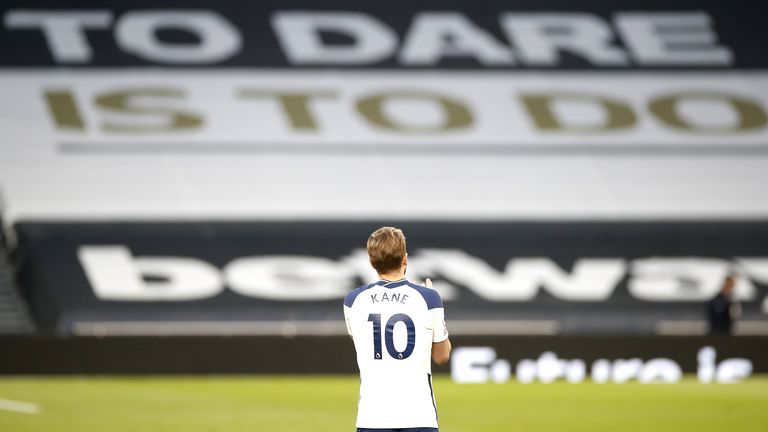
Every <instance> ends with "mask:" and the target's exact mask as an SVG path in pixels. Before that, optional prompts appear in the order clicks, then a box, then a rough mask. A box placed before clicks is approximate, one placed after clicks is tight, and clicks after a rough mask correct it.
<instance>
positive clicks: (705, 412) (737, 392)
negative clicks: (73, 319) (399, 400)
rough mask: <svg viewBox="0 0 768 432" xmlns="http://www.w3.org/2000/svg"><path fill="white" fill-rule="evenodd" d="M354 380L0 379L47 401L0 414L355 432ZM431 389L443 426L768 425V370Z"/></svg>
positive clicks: (539, 430) (11, 431) (683, 428)
mask: <svg viewBox="0 0 768 432" xmlns="http://www.w3.org/2000/svg"><path fill="white" fill-rule="evenodd" d="M357 386H358V378H357V377H356V376H351V375H350V376H334V377H320V376H277V377H275V376H231V377H221V376H216V377H138V378H133V377H74V378H72V377H60V378H59V377H57V378H47V377H11V378H0V399H10V400H17V401H25V402H33V403H35V404H38V405H39V407H40V413H39V414H24V413H20V412H13V411H7V410H2V409H0V431H2V432H28V431H35V432H59V431H61V432H128V431H131V432H153V431H158V432H160V431H162V432H218V431H221V432H245V431H248V432H253V431H270V432H280V431H286V432H288V431H290V432H298V431H301V432H310V431H318V432H329V431H354V430H355V428H354V421H355V410H356V404H357ZM434 386H435V392H436V396H437V403H438V409H439V411H440V426H441V432H495V431H505V432H507V431H536V432H546V431H552V432H568V431H580V432H581V431H589V432H601V431H606V432H607V431H610V432H631V431H652V432H665V431H669V432H673V431H674V432H694V431H695V432H700V431H717V432H722V431H740V432H748V431H761V432H765V431H768V377H765V376H763V377H753V378H751V379H749V380H747V381H746V382H743V383H740V384H734V385H703V384H699V383H697V382H695V381H694V380H693V379H691V378H686V379H685V380H684V381H683V382H681V383H679V384H673V385H661V384H656V385H642V384H635V383H633V384H621V385H619V384H605V385H598V384H593V383H583V384H567V383H555V384H549V385H546V384H528V385H524V384H518V383H514V382H510V383H507V384H483V385H457V384H454V383H452V382H451V381H450V380H449V378H448V377H445V376H438V377H436V378H435V382H434ZM382 409H384V410H386V409H388V407H386V406H384V407H382ZM392 414H393V415H396V413H395V412H393V413H392Z"/></svg>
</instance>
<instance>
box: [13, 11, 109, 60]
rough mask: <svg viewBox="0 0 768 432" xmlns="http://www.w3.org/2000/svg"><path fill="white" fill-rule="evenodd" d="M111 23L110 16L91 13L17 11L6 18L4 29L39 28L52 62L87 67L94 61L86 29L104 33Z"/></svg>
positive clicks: (107, 12) (103, 13) (105, 13)
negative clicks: (51, 56) (84, 64)
mask: <svg viewBox="0 0 768 432" xmlns="http://www.w3.org/2000/svg"><path fill="white" fill-rule="evenodd" d="M111 23H112V13H111V12H109V11H105V10H91V11H78V12H74V11H66V12H57V11H32V10H16V11H13V10H12V11H10V12H8V13H7V14H6V15H5V26H6V27H8V28H15V29H36V28H39V29H40V30H41V31H42V32H43V35H44V36H45V40H46V42H47V43H48V47H49V49H50V50H51V54H52V55H53V58H54V60H56V61H57V62H62V63H86V62H88V61H90V60H91V58H92V57H93V52H92V50H91V45H90V44H89V43H88V39H87V38H86V36H85V31H86V30H87V29H105V28H107V27H109V25H110V24H111Z"/></svg>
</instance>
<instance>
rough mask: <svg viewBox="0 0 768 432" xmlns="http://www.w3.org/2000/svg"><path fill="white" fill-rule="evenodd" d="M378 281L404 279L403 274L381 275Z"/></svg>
mask: <svg viewBox="0 0 768 432" xmlns="http://www.w3.org/2000/svg"><path fill="white" fill-rule="evenodd" d="M379 279H381V280H385V281H398V280H400V279H405V272H403V271H398V272H393V273H382V274H380V275H379Z"/></svg>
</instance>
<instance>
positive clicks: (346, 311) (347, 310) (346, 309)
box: [344, 305, 352, 336]
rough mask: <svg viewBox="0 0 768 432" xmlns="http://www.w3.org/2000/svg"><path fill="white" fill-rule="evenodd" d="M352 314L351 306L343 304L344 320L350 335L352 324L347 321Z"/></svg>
mask: <svg viewBox="0 0 768 432" xmlns="http://www.w3.org/2000/svg"><path fill="white" fill-rule="evenodd" d="M351 314H352V308H351V307H349V306H346V305H345V306H344V321H345V322H346V324H347V333H349V335H350V336H352V324H351V323H350V322H349V320H350V319H351V317H350V315H351Z"/></svg>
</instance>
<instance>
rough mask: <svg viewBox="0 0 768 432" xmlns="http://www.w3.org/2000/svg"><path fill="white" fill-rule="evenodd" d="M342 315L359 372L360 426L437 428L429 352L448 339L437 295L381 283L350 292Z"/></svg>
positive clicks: (420, 288) (404, 283) (405, 284)
mask: <svg viewBox="0 0 768 432" xmlns="http://www.w3.org/2000/svg"><path fill="white" fill-rule="evenodd" d="M344 313H345V318H346V321H347V328H348V330H349V332H350V334H351V335H352V338H353V340H354V344H355V350H356V351H357V364H358V367H359V368H360V402H359V406H358V419H357V426H358V427H363V428H409V427H437V410H436V407H435V403H434V396H433V393H432V382H431V352H432V343H433V342H439V341H441V340H444V339H445V338H446V337H447V331H446V330H445V323H444V319H443V305H442V301H441V299H440V295H439V294H438V293H437V291H435V290H433V289H430V288H426V287H424V286H421V285H417V284H414V283H411V282H409V281H408V280H406V279H401V280H399V281H392V282H390V281H383V280H382V281H378V282H376V283H374V284H371V285H366V286H362V287H360V288H358V289H356V290H354V291H352V292H350V293H349V294H348V295H347V297H346V299H345V301H344Z"/></svg>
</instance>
